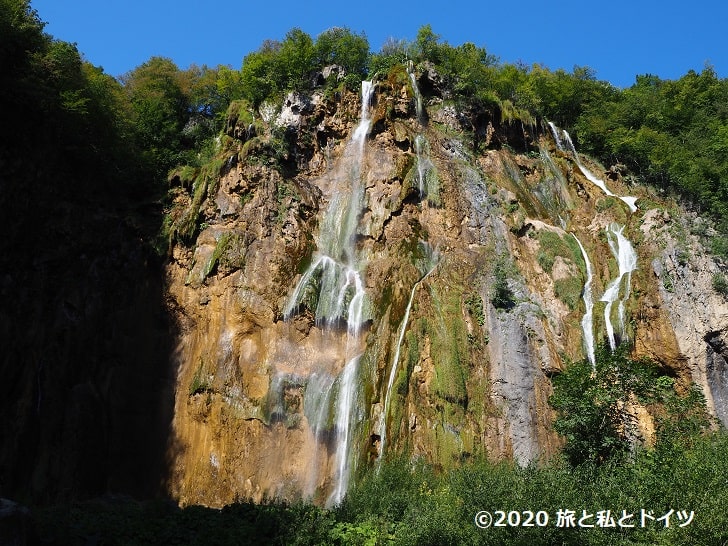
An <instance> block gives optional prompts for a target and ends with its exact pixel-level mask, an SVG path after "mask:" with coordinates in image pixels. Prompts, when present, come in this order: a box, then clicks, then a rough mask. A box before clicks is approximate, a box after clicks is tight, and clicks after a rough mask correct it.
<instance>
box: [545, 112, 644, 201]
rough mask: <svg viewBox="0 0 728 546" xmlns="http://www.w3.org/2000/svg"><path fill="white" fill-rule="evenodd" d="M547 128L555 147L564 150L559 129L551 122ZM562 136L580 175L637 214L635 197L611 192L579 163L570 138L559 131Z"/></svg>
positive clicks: (567, 134) (579, 160)
mask: <svg viewBox="0 0 728 546" xmlns="http://www.w3.org/2000/svg"><path fill="white" fill-rule="evenodd" d="M548 124H549V127H550V128H551V133H552V134H553V136H554V140H555V141H556V146H557V147H558V148H559V150H564V143H563V142H562V141H561V139H560V138H559V129H558V127H556V125H554V123H553V122H552V121H549V122H548ZM561 132H562V134H563V135H564V142H566V148H568V151H569V152H571V153H572V155H573V156H574V159H575V160H576V165H577V167H579V170H580V171H581V173H582V174H583V175H584V176H585V177H586V178H587V180H589V182H591V183H592V184H594V185H595V186H597V187H599V188H600V189H601V190H602V191H603V192H604V193H605V194H607V195H608V196H610V197H616V198H617V199H621V200H622V201H623V202H624V203H625V204H626V205H627V206H628V207H629V210H630V211H631V212H637V205H636V204H635V203H636V202H637V198H636V197H632V196H624V197H623V196H620V195H617V194H615V193H613V192H612V191H610V189H609V188H608V187H607V185H606V183H605V182H604V181H603V180H602V179H600V178H598V177H597V176H595V175H594V174H593V173H592V172H591V171H590V170H589V169H587V168H586V167H585V166H584V165H583V164H582V162H581V159H579V154H578V153H577V152H576V147H575V146H574V143H573V142H572V141H571V136H569V133H568V132H567V131H566V130H562V131H561Z"/></svg>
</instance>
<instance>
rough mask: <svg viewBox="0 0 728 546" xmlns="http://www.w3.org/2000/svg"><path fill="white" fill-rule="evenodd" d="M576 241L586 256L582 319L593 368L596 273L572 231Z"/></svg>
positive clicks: (594, 362) (585, 344) (583, 255)
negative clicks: (593, 286) (593, 282)
mask: <svg viewBox="0 0 728 546" xmlns="http://www.w3.org/2000/svg"><path fill="white" fill-rule="evenodd" d="M572 235H573V236H574V239H576V242H577V243H579V248H580V249H581V255H582V257H583V258H584V263H585V264H586V283H584V295H583V297H584V308H585V311H584V316H583V317H582V319H581V329H582V331H583V332H584V348H585V350H586V354H587V357H588V358H589V362H591V365H592V368H594V367H595V365H596V359H595V357H594V319H593V317H594V298H593V296H592V281H593V280H594V274H593V271H592V265H591V262H590V261H589V255H588V254H587V253H586V250H585V249H584V245H582V244H581V241H580V240H579V238H578V237H577V236H576V234H574V233H572Z"/></svg>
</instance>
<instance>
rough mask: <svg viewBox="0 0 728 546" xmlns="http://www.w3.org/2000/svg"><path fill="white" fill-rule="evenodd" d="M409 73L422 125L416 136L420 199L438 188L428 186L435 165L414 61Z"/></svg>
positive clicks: (410, 65) (410, 63) (410, 64)
mask: <svg viewBox="0 0 728 546" xmlns="http://www.w3.org/2000/svg"><path fill="white" fill-rule="evenodd" d="M407 74H408V75H409V78H410V82H411V83H412V90H413V92H414V94H415V109H416V112H417V123H418V125H419V127H420V132H419V133H418V134H417V136H416V137H415V153H416V154H417V190H418V191H419V194H420V199H422V198H424V197H425V196H427V195H430V194H433V193H435V192H436V191H437V188H436V186H435V187H428V186H431V184H429V183H428V180H429V178H430V171H431V170H432V169H433V168H434V165H433V164H432V161H431V160H430V145H429V143H428V142H427V137H425V135H424V133H423V130H424V126H425V123H426V120H425V111H424V107H423V104H422V93H420V88H419V87H418V86H417V77H416V76H415V72H414V65H413V63H412V61H409V62H408V63H407Z"/></svg>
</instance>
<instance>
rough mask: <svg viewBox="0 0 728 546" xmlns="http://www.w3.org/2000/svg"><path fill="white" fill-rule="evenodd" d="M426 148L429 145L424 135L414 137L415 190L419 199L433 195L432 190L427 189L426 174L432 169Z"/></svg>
mask: <svg viewBox="0 0 728 546" xmlns="http://www.w3.org/2000/svg"><path fill="white" fill-rule="evenodd" d="M428 148H429V145H428V142H427V139H426V138H425V135H423V134H421V133H420V134H419V135H417V136H416V137H415V152H416V153H417V189H418V190H419V192H420V198H422V197H424V196H425V195H428V194H431V193H434V192H433V191H432V188H428V185H429V184H428V174H429V172H430V170H431V169H432V168H433V165H432V161H430V157H429V152H428Z"/></svg>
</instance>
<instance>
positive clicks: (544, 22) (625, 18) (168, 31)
mask: <svg viewBox="0 0 728 546" xmlns="http://www.w3.org/2000/svg"><path fill="white" fill-rule="evenodd" d="M32 6H33V7H34V8H35V9H36V10H37V11H38V13H39V14H40V17H41V19H42V20H43V21H45V22H47V23H48V24H47V26H46V31H47V32H49V33H50V34H52V35H53V36H55V37H56V38H59V39H62V40H66V41H69V42H76V43H77V44H78V48H79V50H80V51H81V52H82V53H83V54H84V55H85V57H86V58H87V59H88V60H89V61H90V62H92V63H93V64H96V65H99V66H102V67H103V68H104V69H105V71H106V72H107V73H109V74H111V75H114V76H118V75H120V74H123V73H124V72H127V71H128V70H131V69H132V68H134V67H136V66H138V65H140V64H141V63H143V62H144V61H146V60H147V59H149V58H150V57H152V56H154V55H161V56H165V57H170V58H171V59H173V60H174V61H175V62H176V63H177V64H178V66H180V68H186V67H187V66H189V65H190V64H192V63H196V64H199V65H201V64H207V65H210V66H214V65H217V64H228V65H231V66H233V67H234V68H239V67H240V65H241V63H242V59H243V57H244V56H245V55H246V54H247V53H248V52H250V51H253V50H255V49H257V48H258V47H259V46H260V44H261V43H262V42H263V40H265V39H268V38H270V39H282V38H283V37H284V36H285V34H286V32H287V31H288V30H289V29H291V28H293V27H299V28H301V29H303V30H304V31H306V32H307V33H309V34H311V35H312V36H313V37H314V38H315V37H316V36H317V35H318V34H319V33H320V32H322V31H324V30H326V29H327V28H330V27H333V26H346V27H349V28H350V29H351V30H353V31H355V32H362V31H363V32H365V33H366V35H367V37H368V39H369V44H370V47H371V49H372V50H373V51H378V50H379V48H380V47H381V45H382V43H383V42H384V41H385V40H386V39H387V38H388V37H395V38H406V39H413V38H414V37H415V35H416V34H417V29H418V28H420V27H421V26H422V25H424V24H427V23H429V24H431V25H432V28H433V30H434V31H435V32H436V33H437V34H439V35H440V36H441V38H442V40H444V41H447V42H449V43H450V44H452V45H458V44H461V43H463V42H473V43H475V44H476V45H478V46H483V47H485V48H486V49H487V50H488V52H489V53H492V54H494V55H496V56H497V57H498V58H499V59H500V60H501V61H503V62H517V61H522V62H524V63H526V64H528V65H531V64H533V63H540V64H542V65H545V66H547V67H549V68H551V69H557V68H564V69H566V70H569V71H570V70H571V69H572V68H573V67H574V65H580V66H589V67H591V68H593V69H594V70H595V71H596V76H597V78H598V79H601V80H607V81H609V82H611V83H613V84H614V85H617V86H619V87H627V86H629V85H631V84H632V83H633V82H634V78H635V76H636V75H638V74H646V73H650V74H656V75H657V76H659V77H661V78H664V79H673V78H678V77H680V76H682V75H683V74H685V73H686V72H687V71H688V70H690V69H693V70H696V71H700V70H702V69H703V67H704V66H705V64H706V62H708V63H710V64H711V65H712V66H713V67H714V68H715V70H716V71H717V73H718V75H719V76H720V77H722V78H725V77H726V76H728V44H727V43H726V40H725V39H724V38H722V35H723V34H724V33H725V32H726V23H728V3H726V2H724V1H723V0H719V1H718V0H715V1H714V0H693V1H692V2H676V1H674V0H662V1H657V0H631V1H626V0H611V2H610V1H609V0H607V1H606V2H588V0H583V1H582V2H576V1H573V0H551V1H546V0H539V1H534V0H520V1H515V2H505V1H503V0H499V1H498V2H494V1H491V0H482V1H480V2H458V1H457V0H450V1H449V2H448V1H447V0H444V1H443V0H441V1H440V2H431V1H430V0H420V1H419V2H414V1H411V0H403V1H399V2H395V1H392V0H389V1H386V2H385V1H381V0H371V1H369V2H361V3H352V4H349V3H347V2H342V1H341V0H339V1H338V2H321V1H309V2H291V1H290V0H256V1H255V2H250V1H249V0H248V1H244V0H206V1H204V2H200V1H194V0H176V1H170V0H146V1H144V2H142V1H140V0H102V1H99V0H32Z"/></svg>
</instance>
